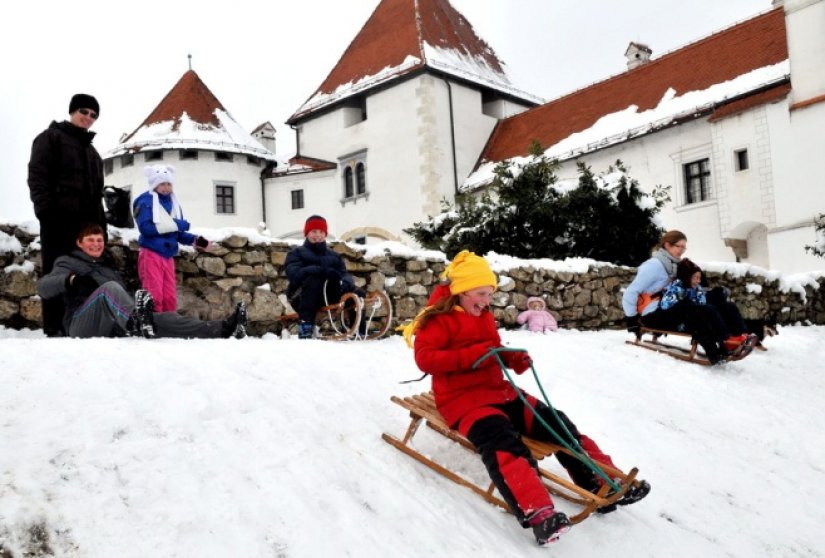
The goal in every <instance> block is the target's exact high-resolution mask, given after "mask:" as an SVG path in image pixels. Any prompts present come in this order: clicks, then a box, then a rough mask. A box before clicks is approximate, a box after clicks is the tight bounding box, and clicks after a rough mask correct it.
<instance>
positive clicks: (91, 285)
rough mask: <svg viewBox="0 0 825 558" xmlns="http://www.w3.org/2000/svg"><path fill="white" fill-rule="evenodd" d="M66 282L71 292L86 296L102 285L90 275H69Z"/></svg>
mask: <svg viewBox="0 0 825 558" xmlns="http://www.w3.org/2000/svg"><path fill="white" fill-rule="evenodd" d="M66 283H67V284H66V287H67V288H68V290H69V291H70V292H71V293H73V294H76V295H79V296H84V297H88V296H89V295H90V294H92V293H93V292H95V290H96V289H97V288H98V287H99V286H100V285H98V284H97V281H95V280H94V279H93V278H92V277H90V276H88V275H75V274H72V275H69V277H68V278H67V279H66Z"/></svg>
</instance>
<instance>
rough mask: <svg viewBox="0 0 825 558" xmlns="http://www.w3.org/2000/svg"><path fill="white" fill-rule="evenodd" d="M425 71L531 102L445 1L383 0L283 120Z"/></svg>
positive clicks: (295, 118)
mask: <svg viewBox="0 0 825 558" xmlns="http://www.w3.org/2000/svg"><path fill="white" fill-rule="evenodd" d="M425 69H431V70H435V71H439V72H442V73H444V74H448V75H450V76H453V77H455V78H457V79H460V80H464V81H468V82H471V83H475V84H478V85H480V86H482V87H485V88H489V89H492V90H495V91H498V92H499V93H502V94H503V95H506V96H509V97H513V98H516V99H519V100H521V101H523V102H527V103H530V104H535V103H539V102H541V101H542V99H540V98H539V97H536V96H534V95H531V94H529V93H525V92H523V91H520V90H519V89H517V88H516V87H514V86H513V84H512V83H511V82H510V80H509V78H508V77H507V74H506V72H505V69H504V64H503V63H502V62H501V60H499V58H498V57H497V56H496V54H495V52H493V49H492V48H490V47H489V46H488V45H487V43H486V42H485V41H484V40H483V39H481V38H480V37H479V36H478V34H476V32H475V30H474V29H473V26H472V25H471V24H470V22H469V21H467V19H466V18H464V16H463V15H461V14H460V13H459V12H458V11H457V10H456V9H455V8H453V7H452V6H451V5H450V3H449V1H448V0H382V1H381V2H380V3H379V4H378V6H377V7H376V8H375V11H374V12H373V13H372V15H371V16H370V18H369V19H368V20H367V22H366V23H365V24H364V26H363V27H362V28H361V30H360V31H359V33H358V34H357V35H356V37H355V38H354V39H353V41H352V43H350V45H349V47H348V48H347V50H346V51H345V52H344V54H343V55H342V56H341V59H340V60H339V61H338V63H337V64H336V65H335V67H334V68H333V69H332V71H331V72H330V74H329V75H328V76H327V78H326V79H325V80H324V82H323V83H322V84H321V86H320V87H318V89H317V90H316V91H315V93H313V94H312V95H311V96H310V97H309V99H307V100H306V101H305V102H304V104H302V105H301V106H300V107H299V108H298V110H297V111H295V114H293V115H292V116H291V117H290V118H289V120H288V121H287V123H289V124H293V123H295V122H297V121H299V120H301V119H303V118H304V117H306V116H307V115H309V114H310V113H313V112H315V111H317V110H319V109H322V108H325V107H328V106H330V105H332V104H335V103H337V102H340V101H342V100H344V99H346V98H348V97H351V96H353V95H356V94H358V93H361V92H363V91H366V90H368V89H372V88H375V87H377V86H379V85H382V84H384V83H386V82H387V81H390V80H393V79H397V78H399V77H401V76H405V75H408V74H412V73H415V72H418V71H422V70H425Z"/></svg>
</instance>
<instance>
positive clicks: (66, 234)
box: [40, 221, 80, 337]
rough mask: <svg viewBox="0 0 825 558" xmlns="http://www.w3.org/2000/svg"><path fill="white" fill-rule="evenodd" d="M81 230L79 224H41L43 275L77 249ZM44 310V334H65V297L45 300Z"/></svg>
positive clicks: (43, 303) (43, 302)
mask: <svg viewBox="0 0 825 558" xmlns="http://www.w3.org/2000/svg"><path fill="white" fill-rule="evenodd" d="M79 230H80V224H79V223H70V222H65V221H41V222H40V266H41V268H42V272H41V273H42V275H46V274H48V273H49V272H50V271H51V270H52V268H53V267H54V262H55V260H56V259H57V258H59V257H60V256H65V255H66V254H69V253H71V251H72V250H74V249H75V248H76V247H77V246H76V245H75V237H76V236H77V232H78V231H79ZM42 275H41V276H42ZM42 308H43V311H42V313H43V332H44V333H45V334H46V335H48V336H49V337H52V336H55V335H60V334H61V333H65V332H64V331H63V315H64V314H65V311H66V309H65V306H64V304H63V297H60V296H56V297H54V298H51V299H49V300H43V301H42Z"/></svg>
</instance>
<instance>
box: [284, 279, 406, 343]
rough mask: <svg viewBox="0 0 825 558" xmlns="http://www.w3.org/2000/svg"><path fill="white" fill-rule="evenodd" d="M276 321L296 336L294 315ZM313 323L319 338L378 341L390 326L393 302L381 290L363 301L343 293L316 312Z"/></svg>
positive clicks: (354, 295) (368, 294) (373, 292)
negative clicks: (338, 298) (339, 297)
mask: <svg viewBox="0 0 825 558" xmlns="http://www.w3.org/2000/svg"><path fill="white" fill-rule="evenodd" d="M279 320H280V321H281V324H282V325H283V327H285V328H287V329H289V330H290V333H293V334H297V325H298V314H297V313H292V314H285V315H283V316H281V317H280V318H279ZM315 324H316V337H318V338H319V339H328V340H334V341H341V340H345V339H349V340H364V339H378V338H379V337H383V336H384V335H386V333H387V332H388V331H389V329H390V326H391V325H392V301H391V300H390V297H389V296H387V293H385V292H384V291H372V292H369V293H367V295H366V296H365V297H364V298H361V297H359V296H358V295H357V294H355V293H345V294H344V295H343V296H342V297H341V300H339V301H338V302H337V303H334V304H328V305H327V306H324V307H322V308H321V309H320V310H319V311H318V315H317V317H316V319H315ZM292 329H295V331H292Z"/></svg>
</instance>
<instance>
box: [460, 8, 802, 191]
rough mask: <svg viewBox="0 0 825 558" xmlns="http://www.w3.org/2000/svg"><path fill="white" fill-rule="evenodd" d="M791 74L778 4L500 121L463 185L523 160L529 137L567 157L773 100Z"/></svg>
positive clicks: (472, 184)
mask: <svg viewBox="0 0 825 558" xmlns="http://www.w3.org/2000/svg"><path fill="white" fill-rule="evenodd" d="M789 79H790V65H789V62H788V48H787V38H786V34H785V17H784V12H783V9H782V7H781V6H780V7H778V8H776V9H773V10H770V11H768V12H765V13H763V14H760V15H758V16H756V17H754V18H751V19H749V20H747V21H744V22H741V23H738V24H736V25H733V26H731V27H729V28H727V29H724V30H722V31H720V32H718V33H715V34H713V35H710V36H708V37H705V38H704V39H701V40H699V41H697V42H694V43H691V44H690V45H687V46H685V47H683V48H681V49H678V50H675V51H673V52H671V53H668V54H666V55H664V56H662V57H660V58H658V59H655V60H651V61H650V62H648V63H647V64H644V65H642V66H639V67H637V68H635V69H633V70H628V71H626V72H624V73H621V74H618V75H616V76H613V77H610V78H608V79H606V80H604V81H601V82H599V83H596V84H594V85H591V86H589V87H586V88H584V89H580V90H578V91H575V92H573V93H571V94H569V95H566V96H564V97H561V98H559V99H556V100H553V101H550V102H548V103H546V104H544V105H541V106H538V107H534V108H532V109H530V110H528V111H525V112H523V113H520V114H517V115H515V116H511V117H509V118H507V119H504V120H502V121H500V122H499V123H498V125H497V126H496V128H495V130H494V131H493V134H492V135H491V137H490V140H489V141H488V143H487V146H486V147H485V149H484V152H483V153H482V156H481V158H480V160H481V164H480V165H479V166H478V168H477V169H476V171H475V172H474V173H473V174H471V175H470V176H469V177H468V178H467V180H466V181H465V183H464V188H473V187H476V186H478V185H481V184H484V183H486V182H488V181H489V180H491V179H492V176H493V175H492V171H493V169H494V168H495V165H496V164H497V163H499V162H501V161H504V160H515V161H518V160H520V159H522V158H523V159H526V158H527V157H528V152H529V147H530V143H531V142H532V141H533V140H537V141H538V142H539V143H540V144H541V146H542V147H543V148H544V150H545V153H546V154H547V155H548V156H550V157H553V158H558V159H560V160H566V159H571V158H574V157H577V156H579V155H581V154H584V153H588V152H591V151H595V150H598V149H603V148H605V147H608V146H610V145H613V144H616V143H620V142H623V141H627V140H628V139H632V138H634V137H638V136H641V135H644V134H648V133H650V132H653V131H656V130H660V129H662V128H664V127H667V126H670V125H673V124H675V123H678V122H682V121H684V120H686V119H693V118H698V117H708V116H709V117H710V119H718V118H721V117H723V116H727V115H729V114H732V113H735V112H741V111H742V110H745V109H746V108H749V107H750V106H754V103H757V102H758V103H759V104H765V103H768V102H775V101H776V100H778V99H781V98H784V97H785V96H786V95H787V93H788V92H789V91H790V86H789V85H788V82H789Z"/></svg>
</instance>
